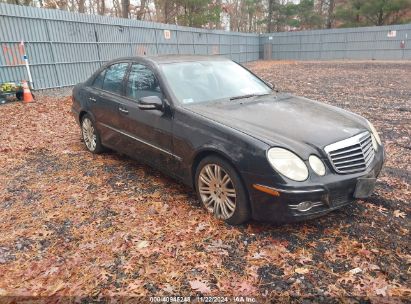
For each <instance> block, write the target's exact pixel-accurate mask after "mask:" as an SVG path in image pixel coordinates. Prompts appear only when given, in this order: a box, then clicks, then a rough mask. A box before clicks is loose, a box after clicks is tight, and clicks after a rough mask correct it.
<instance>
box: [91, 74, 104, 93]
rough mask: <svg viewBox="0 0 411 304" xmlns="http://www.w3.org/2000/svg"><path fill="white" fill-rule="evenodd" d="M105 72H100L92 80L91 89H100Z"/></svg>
mask: <svg viewBox="0 0 411 304" xmlns="http://www.w3.org/2000/svg"><path fill="white" fill-rule="evenodd" d="M105 73H106V70H102V71H101V72H100V74H98V76H97V77H96V78H95V79H94V81H93V87H95V88H99V89H101V88H102V87H103V81H104V75H105Z"/></svg>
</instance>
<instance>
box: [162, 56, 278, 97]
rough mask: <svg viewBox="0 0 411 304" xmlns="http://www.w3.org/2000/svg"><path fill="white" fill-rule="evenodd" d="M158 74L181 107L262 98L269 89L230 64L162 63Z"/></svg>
mask: <svg viewBox="0 0 411 304" xmlns="http://www.w3.org/2000/svg"><path fill="white" fill-rule="evenodd" d="M161 68H162V71H163V74H164V76H165V79H166V81H167V82H168V84H169V86H170V87H171V90H172V91H173V93H174V95H175V96H176V97H177V99H178V101H179V102H180V103H182V104H189V103H202V102H208V101H213V100H218V99H230V98H231V99H235V98H236V97H237V98H238V97H241V96H244V97H250V96H254V95H265V94H270V93H271V92H272V90H271V88H270V87H269V86H267V85H266V84H265V83H264V82H263V81H261V80H260V79H258V78H257V77H255V76H254V75H253V74H251V73H250V72H249V71H247V70H246V69H244V68H243V67H241V66H240V65H238V64H236V63H234V62H232V61H221V60H215V61H196V62H177V63H170V64H163V65H162V67H161Z"/></svg>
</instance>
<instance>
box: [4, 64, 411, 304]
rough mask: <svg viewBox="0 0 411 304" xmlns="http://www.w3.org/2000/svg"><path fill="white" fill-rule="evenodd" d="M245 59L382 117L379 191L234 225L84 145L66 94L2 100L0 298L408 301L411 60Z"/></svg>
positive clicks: (280, 78) (318, 94)
mask: <svg viewBox="0 0 411 304" xmlns="http://www.w3.org/2000/svg"><path fill="white" fill-rule="evenodd" d="M248 66H249V67H250V68H251V69H252V70H253V71H254V72H256V73H257V74H258V75H260V76H262V77H263V78H265V79H266V80H269V81H271V82H273V83H275V84H276V86H277V87H278V88H279V89H280V90H282V91H289V92H293V93H296V94H298V95H304V96H306V97H310V98H313V99H317V100H320V101H323V102H327V103H330V104H333V105H337V106H340V107H342V108H345V109H348V110H351V111H353V112H355V113H358V114H360V115H363V116H365V117H366V118H368V119H369V120H370V121H371V122H373V123H374V125H375V126H376V128H377V129H378V130H379V131H380V134H381V137H382V140H383V142H384V144H385V151H386V156H387V159H386V163H385V167H384V169H383V171H382V174H381V176H380V178H379V180H378V184H377V188H376V190H375V193H374V194H373V195H372V197H370V198H369V199H366V200H358V201H356V202H354V203H353V204H352V205H350V206H347V207H344V208H342V209H341V210H338V211H336V212H333V213H331V214H329V215H328V216H325V217H323V218H320V219H318V220H313V221H308V222H304V223H298V224H290V225H283V226H276V225H268V224H261V223H255V222H252V223H248V224H246V225H243V226H239V227H230V226H228V225H225V224H224V223H222V222H220V221H218V220H215V219H213V218H212V217H211V216H209V215H208V214H206V212H205V211H204V210H203V209H202V208H201V206H200V205H199V203H197V201H196V198H195V195H194V193H193V192H192V191H191V190H190V189H188V188H186V187H184V186H182V185H181V184H179V183H177V182H175V181H174V180H172V179H170V178H168V177H166V176H164V175H163V174H161V173H159V172H157V171H155V170H153V169H150V168H149V167H147V166H144V165H141V164H138V163H137V162H135V161H132V160H130V159H128V158H126V157H124V156H121V155H118V154H116V153H106V154H103V155H99V156H95V155H92V154H90V153H88V152H86V150H85V148H84V146H83V143H82V142H81V140H80V132H79V127H78V126H77V125H76V124H75V122H74V119H73V118H72V116H71V114H70V105H71V101H70V98H60V99H57V98H56V97H41V98H39V99H38V100H37V102H36V103H33V104H29V105H23V104H20V103H10V104H6V105H3V106H0V116H1V121H0V129H1V132H0V296H3V299H5V298H4V296H51V295H57V296H80V297H92V298H99V297H100V298H101V297H109V296H111V297H116V296H121V297H130V296H141V295H143V296H147V295H157V296H158V295H169V296H170V295H176V296H183V295H184V296H188V295H191V296H194V295H209V296H227V297H231V296H246V295H248V296H252V297H256V299H258V301H261V302H265V301H266V300H269V299H275V300H276V301H282V302H289V301H294V302H302V301H303V300H304V299H311V300H313V301H314V302H324V303H329V302H345V301H348V300H359V299H362V300H369V301H371V302H376V303H385V302H390V303H391V302H394V303H396V302H406V301H407V299H408V300H409V299H410V298H411V281H410V274H411V253H410V246H411V242H410V229H411V225H410V216H411V206H410V201H411V199H410V198H411V188H410V186H411V153H410V150H411V140H410V136H411V62H408V63H399V62H394V63H389V62H304V63H301V62H286V63H278V62H262V61H260V62H256V63H253V64H249V65H248ZM313 119H315V118H313ZM143 299H146V300H147V299H148V298H143ZM228 300H230V301H232V300H233V298H228Z"/></svg>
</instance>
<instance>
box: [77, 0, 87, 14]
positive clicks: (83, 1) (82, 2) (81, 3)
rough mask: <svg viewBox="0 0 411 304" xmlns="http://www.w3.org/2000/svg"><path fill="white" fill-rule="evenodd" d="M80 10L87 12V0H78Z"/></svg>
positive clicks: (80, 11)
mask: <svg viewBox="0 0 411 304" xmlns="http://www.w3.org/2000/svg"><path fill="white" fill-rule="evenodd" d="M77 4H78V12H79V13H85V12H86V6H85V4H86V0H78V2H77Z"/></svg>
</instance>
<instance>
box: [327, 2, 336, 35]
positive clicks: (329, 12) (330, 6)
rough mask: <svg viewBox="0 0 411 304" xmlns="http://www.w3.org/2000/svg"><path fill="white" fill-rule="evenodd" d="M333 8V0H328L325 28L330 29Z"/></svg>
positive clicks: (332, 21) (332, 19)
mask: <svg viewBox="0 0 411 304" xmlns="http://www.w3.org/2000/svg"><path fill="white" fill-rule="evenodd" d="M334 9H335V0H329V3H328V10H327V28H328V29H330V28H332V26H333V23H334Z"/></svg>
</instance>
